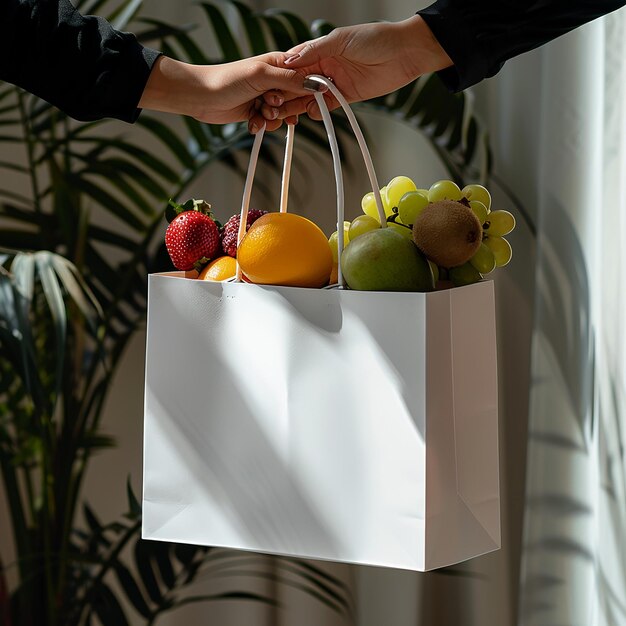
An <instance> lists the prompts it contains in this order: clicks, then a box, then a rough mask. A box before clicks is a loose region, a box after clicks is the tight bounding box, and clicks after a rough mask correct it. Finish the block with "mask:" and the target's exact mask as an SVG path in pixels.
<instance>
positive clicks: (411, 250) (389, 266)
mask: <svg viewBox="0 0 626 626" xmlns="http://www.w3.org/2000/svg"><path fill="white" fill-rule="evenodd" d="M341 271H342V272H343V276H344V278H345V280H346V283H347V284H348V287H350V289H358V290H363V291H432V290H433V289H434V288H435V281H434V279H433V273H432V270H431V268H430V265H429V264H428V261H427V260H426V257H424V256H423V255H422V253H421V252H420V251H419V249H418V248H417V246H416V245H415V244H414V243H413V241H411V239H407V238H406V237H403V236H402V235H400V234H399V233H397V232H395V231H394V230H392V229H391V228H378V229H376V230H370V231H368V232H366V233H364V234H363V235H361V236H360V237H357V238H356V239H355V240H354V241H351V242H350V243H349V244H348V245H347V246H346V248H345V249H344V251H343V254H342V255H341Z"/></svg>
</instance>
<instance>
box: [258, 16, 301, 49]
mask: <svg viewBox="0 0 626 626" xmlns="http://www.w3.org/2000/svg"><path fill="white" fill-rule="evenodd" d="M262 18H263V21H264V22H265V23H266V24H267V26H268V28H269V30H270V32H271V33H272V38H273V39H274V44H275V47H276V49H278V50H289V48H292V47H293V46H295V45H296V43H298V42H297V41H296V38H295V36H294V35H293V34H292V33H291V32H290V31H289V29H288V28H287V27H286V26H285V24H284V23H283V21H282V20H280V19H278V18H276V17H274V16H273V15H272V14H271V13H270V12H269V11H264V12H263V14H262Z"/></svg>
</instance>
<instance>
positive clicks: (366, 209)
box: [361, 191, 378, 220]
mask: <svg viewBox="0 0 626 626" xmlns="http://www.w3.org/2000/svg"><path fill="white" fill-rule="evenodd" d="M361 208H362V209H363V213H365V215H369V216H370V217H373V218H374V219H375V220H378V209H377V208H376V199H375V198H374V192H373V191H370V192H369V193H366V194H365V195H364V196H363V199H362V200H361Z"/></svg>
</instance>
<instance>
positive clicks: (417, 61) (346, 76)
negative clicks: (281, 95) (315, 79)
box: [279, 15, 452, 119]
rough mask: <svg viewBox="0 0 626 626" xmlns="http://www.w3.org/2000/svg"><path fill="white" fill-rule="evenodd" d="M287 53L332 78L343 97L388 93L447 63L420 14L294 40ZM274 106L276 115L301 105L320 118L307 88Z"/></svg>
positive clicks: (300, 65)
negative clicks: (298, 95)
mask: <svg viewBox="0 0 626 626" xmlns="http://www.w3.org/2000/svg"><path fill="white" fill-rule="evenodd" d="M286 55H287V58H286V60H285V66H286V67H289V68H291V69H297V70H299V71H304V73H305V74H322V75H324V76H327V77H329V78H331V79H332V80H333V82H334V83H335V85H336V86H337V88H338V89H339V90H340V91H341V92H342V94H343V95H344V96H345V97H346V99H347V100H348V102H358V101H361V100H368V99H370V98H375V97H376V96H381V95H384V94H387V93H390V92H391V91H394V90H396V89H399V88H400V87H402V86H403V85H406V84H407V83H410V82H411V81H412V80H415V79H416V78H417V77H418V76H421V75H422V74H425V73H427V72H434V71H437V70H440V69H443V68H445V67H449V66H450V65H452V61H451V60H450V57H448V55H447V54H446V52H445V50H444V49H443V48H442V47H441V46H440V45H439V43H438V42H437V40H436V39H435V37H434V36H433V34H432V32H431V30H430V29H429V28H428V26H427V25H426V23H425V22H424V20H423V19H422V18H421V17H420V16H419V15H415V16H413V17H411V18H409V19H406V20H404V21H402V22H395V23H392V22H381V23H375V24H360V25H357V26H348V27H344V28H337V29H335V30H333V31H332V32H331V33H330V34H329V35H326V36H325V37H320V38H318V39H313V40H312V41H307V42H305V43H302V44H299V45H298V46H296V47H294V48H292V49H291V50H289V51H288V52H287V53H286ZM324 97H325V98H326V101H327V103H328V105H329V107H330V108H331V109H333V108H336V107H337V106H338V102H337V101H336V100H335V99H334V98H333V97H332V96H331V95H330V94H329V95H327V96H324ZM279 109H280V111H279V118H287V117H291V116H294V115H299V114H301V113H304V112H305V111H306V112H308V113H309V115H310V116H311V117H313V118H314V119H321V115H320V112H319V108H318V106H317V104H316V103H315V100H314V98H313V96H311V94H309V95H308V96H304V97H296V98H293V99H289V98H285V103H284V104H283V105H282V106H280V107H279Z"/></svg>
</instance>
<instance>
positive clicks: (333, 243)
mask: <svg viewBox="0 0 626 626" xmlns="http://www.w3.org/2000/svg"><path fill="white" fill-rule="evenodd" d="M349 231H350V222H348V221H345V222H344V223H343V247H344V248H345V247H346V246H347V245H348V243H349V242H350V237H349ZM337 240H338V233H337V231H335V232H334V233H333V234H332V235H331V236H330V237H329V238H328V245H329V246H330V251H331V252H332V253H333V261H334V262H335V263H337V260H338V258H339V244H338V241H337Z"/></svg>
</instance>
